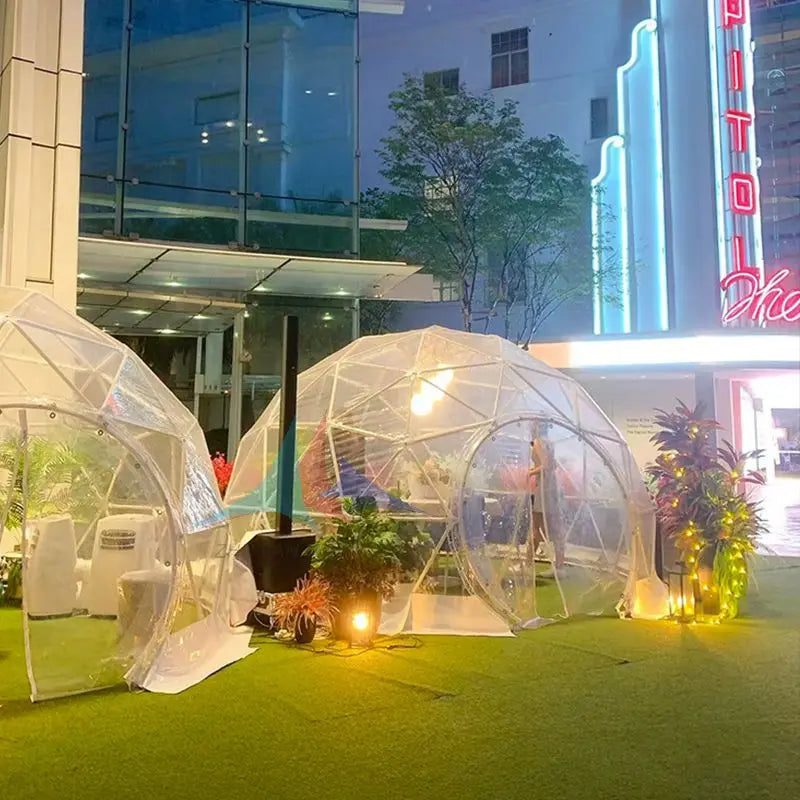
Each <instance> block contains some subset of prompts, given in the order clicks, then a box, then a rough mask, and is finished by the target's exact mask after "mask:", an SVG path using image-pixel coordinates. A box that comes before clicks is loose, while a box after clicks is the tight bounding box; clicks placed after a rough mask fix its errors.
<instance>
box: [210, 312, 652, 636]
mask: <svg viewBox="0 0 800 800" xmlns="http://www.w3.org/2000/svg"><path fill="white" fill-rule="evenodd" d="M279 406H280V397H279V396H277V397H276V398H275V399H274V400H273V401H272V403H271V404H270V405H269V407H268V408H267V409H266V411H265V412H264V414H263V415H262V416H261V418H260V419H259V420H258V422H257V423H256V425H255V427H254V428H253V429H251V430H250V432H249V433H248V434H247V436H246V437H245V438H244V440H243V441H242V444H241V447H240V450H239V454H238V456H237V459H236V465H235V469H234V473H233V476H232V479H231V483H230V487H229V489H228V492H227V495H226V505H227V506H228V508H229V511H230V513H231V516H232V523H233V527H234V530H235V536H238V537H240V538H243V537H244V536H245V535H246V532H247V531H248V530H251V529H253V528H254V527H258V525H259V524H263V522H264V519H265V517H264V515H265V514H266V515H267V517H268V516H269V514H271V513H272V512H274V511H275V497H276V462H277V455H278V451H279V447H280V442H279V430H278V419H279ZM296 437H297V464H296V480H297V483H298V484H299V485H298V486H296V489H295V500H294V505H295V508H294V517H295V520H296V521H297V522H298V523H300V522H301V523H303V524H307V523H309V522H310V523H311V524H312V525H313V526H314V527H315V528H317V529H318V530H322V528H323V527H324V526H325V521H326V520H328V519H330V518H331V517H333V516H337V515H339V514H340V513H341V505H340V501H341V498H343V497H348V496H358V495H369V496H373V497H376V498H377V500H378V503H379V505H380V506H381V507H383V508H384V509H385V510H386V511H387V513H390V514H391V515H392V516H394V517H396V518H398V519H403V520H407V521H409V522H414V523H415V524H417V525H419V526H420V527H425V528H427V529H428V530H429V531H430V532H431V534H432V536H433V538H434V541H436V542H437V547H436V548H435V550H434V553H433V555H432V556H431V559H430V561H429V562H428V564H427V566H426V567H425V569H424V570H423V571H422V572H421V574H420V575H419V576H418V578H417V580H416V581H415V582H414V583H413V584H408V585H406V586H400V587H399V588H398V595H397V598H396V599H395V601H394V603H393V605H392V607H391V608H389V607H387V608H385V610H384V623H383V630H384V632H387V633H388V632H397V631H400V630H413V631H417V632H441V633H448V632H462V633H495V634H497V633H503V632H508V631H509V630H511V629H517V628H521V627H536V626H537V625H538V624H540V623H541V622H542V621H543V620H544V619H556V618H560V617H567V616H570V615H572V614H577V613H591V614H595V613H603V612H609V611H613V610H614V609H617V610H618V611H620V613H631V614H634V615H635V614H636V613H637V607H636V606H637V597H636V587H637V584H638V583H639V582H640V581H644V582H647V581H651V580H652V579H653V575H654V567H653V564H654V541H655V518H654V511H653V507H652V503H651V501H650V497H649V494H648V492H647V490H646V488H645V486H644V483H643V481H642V478H641V475H640V472H639V470H638V468H637V466H636V464H635V462H634V460H633V457H632V455H631V453H630V450H629V449H628V446H627V444H626V443H625V441H624V440H623V439H622V437H621V435H620V434H619V432H618V431H617V430H616V428H615V427H614V425H613V424H612V423H611V422H610V421H609V420H608V418H607V417H606V416H605V414H603V412H602V411H601V410H600V409H599V408H598V406H597V405H596V404H595V403H594V401H593V400H592V399H591V398H590V397H589V395H588V394H587V393H586V391H585V390H584V389H583V388H582V387H581V386H580V385H579V384H578V383H577V382H576V381H574V380H573V379H572V378H570V377H568V376H566V375H564V374H562V373H559V372H558V371H556V370H554V369H552V368H550V367H548V366H547V365H546V364H544V363H542V362H540V361H538V360H536V359H534V358H533V357H531V356H530V355H529V354H528V353H526V352H524V351H522V350H521V349H519V348H518V347H516V346H515V345H513V344H512V343H511V342H508V341H506V340H504V339H501V338H499V337H495V336H485V335H481V334H471V333H462V332H458V331H452V330H448V329H445V328H440V327H432V328H427V329H425V330H420V331H411V332H408V333H399V334H389V335H385V336H379V337H365V338H362V339H359V340H357V341H355V342H353V343H351V344H350V345H348V346H347V347H345V348H343V349H342V350H340V351H339V352H338V353H334V354H333V355H331V356H330V357H328V358H327V359H325V360H324V361H322V362H320V363H319V364H317V365H316V366H314V367H313V368H312V369H309V370H307V371H306V372H304V373H302V374H301V375H300V378H299V385H298V402H297V418H296ZM536 448H539V451H540V452H542V453H546V454H547V456H546V458H547V462H548V463H547V469H546V470H545V472H546V475H544V476H543V477H542V479H541V481H540V482H539V485H538V487H537V489H536V491H538V492H539V494H540V501H539V503H538V504H537V505H536V506H534V504H533V503H532V499H531V498H532V495H534V494H535V493H536V491H534V489H533V487H532V485H531V481H530V477H529V476H530V470H531V467H532V465H533V463H534V460H535V458H536V457H535V456H534V452H535V451H536ZM537 514H541V517H540V519H541V520H542V523H543V524H542V525H541V527H542V528H543V534H544V535H543V536H542V535H537V533H536V532H535V531H534V530H533V528H534V522H535V521H536V519H537V517H536V515H537Z"/></svg>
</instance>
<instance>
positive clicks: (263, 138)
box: [258, 136, 269, 144]
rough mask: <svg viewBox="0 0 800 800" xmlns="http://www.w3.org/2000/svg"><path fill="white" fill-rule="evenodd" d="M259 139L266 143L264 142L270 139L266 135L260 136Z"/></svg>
mask: <svg viewBox="0 0 800 800" xmlns="http://www.w3.org/2000/svg"><path fill="white" fill-rule="evenodd" d="M258 141H259V142H261V144H264V142H268V141H269V139H268V138H267V137H266V136H259V137H258Z"/></svg>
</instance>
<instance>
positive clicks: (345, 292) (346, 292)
mask: <svg viewBox="0 0 800 800" xmlns="http://www.w3.org/2000/svg"><path fill="white" fill-rule="evenodd" d="M334 294H338V295H347V294H350V292H348V291H347V290H346V289H337V290H336V291H335V292H334Z"/></svg>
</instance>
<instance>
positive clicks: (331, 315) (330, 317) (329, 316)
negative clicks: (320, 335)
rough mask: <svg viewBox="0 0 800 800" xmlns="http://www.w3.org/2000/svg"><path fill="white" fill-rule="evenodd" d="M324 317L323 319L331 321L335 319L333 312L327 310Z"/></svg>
mask: <svg viewBox="0 0 800 800" xmlns="http://www.w3.org/2000/svg"><path fill="white" fill-rule="evenodd" d="M322 319H323V320H324V321H325V322H330V321H331V320H332V319H333V314H331V313H330V312H325V313H324V314H323V315H322Z"/></svg>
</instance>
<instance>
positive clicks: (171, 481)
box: [0, 287, 249, 700]
mask: <svg viewBox="0 0 800 800" xmlns="http://www.w3.org/2000/svg"><path fill="white" fill-rule="evenodd" d="M0 433H1V434H4V436H3V437H2V438H3V441H4V443H5V444H8V445H9V446H10V447H11V449H12V451H13V448H14V443H15V442H16V453H15V454H14V455H13V457H11V458H9V459H8V460H7V461H6V463H4V465H3V467H4V468H5V469H3V467H0V473H2V472H5V474H4V475H3V480H2V483H3V484H5V487H4V488H5V490H6V491H7V493H8V494H7V496H6V497H5V498H0V512H2V514H3V517H2V520H1V521H2V523H3V524H2V525H0V531H1V530H3V529H4V527H5V525H6V522H7V520H8V515H9V511H10V509H11V506H12V500H13V501H15V502H16V503H17V504H19V505H21V521H20V522H21V524H20V525H19V527H20V535H21V546H22V563H23V619H24V631H25V650H26V662H27V669H28V676H29V681H30V684H31V698H32V699H33V700H41V699H49V698H53V697H58V696H64V695H70V694H76V693H81V692H85V691H91V690H94V689H99V688H104V687H105V686H107V685H111V684H113V683H116V682H118V681H120V680H125V681H126V682H128V683H129V684H130V685H135V686H139V687H143V688H148V689H151V690H155V691H166V692H175V691H180V690H181V689H183V688H186V687H187V686H189V685H191V684H193V683H195V682H197V681H198V680H200V679H202V678H203V677H205V676H206V675H207V674H210V673H211V672H213V671H215V670H216V669H219V668H220V667H221V666H224V664H225V663H230V661H233V660H236V658H240V657H242V656H243V655H245V654H246V653H247V652H248V649H247V639H249V637H244V636H240V635H237V634H234V633H233V630H232V628H231V626H230V622H231V620H230V616H229V615H230V587H231V580H232V574H233V570H234V566H233V559H232V550H231V548H230V532H229V529H228V527H227V523H226V520H225V515H224V510H223V507H222V503H221V499H220V497H219V492H218V490H217V488H216V482H215V480H214V476H213V471H212V467H211V463H210V458H209V456H208V451H207V449H206V447H205V442H204V439H203V436H202V431H200V428H199V426H198V425H197V422H196V420H195V419H194V418H193V417H192V415H191V414H190V413H189V411H188V409H186V408H185V407H184V406H183V405H182V404H181V403H180V401H178V400H177V398H175V396H174V395H173V394H172V393H171V392H170V391H169V390H168V389H167V388H166V387H165V386H164V385H163V384H162V383H161V382H160V381H159V380H158V378H156V376H155V375H153V374H152V373H151V372H150V370H149V369H148V368H147V367H146V366H145V365H144V364H143V363H142V362H141V361H140V360H139V359H138V357H137V356H135V354H133V353H132V352H131V351H130V350H129V349H128V348H127V347H126V346H125V345H123V344H122V343H121V342H118V341H117V340H115V339H113V338H112V337H110V336H108V335H106V334H104V333H103V332H101V331H99V330H98V329H96V328H94V327H93V326H92V325H90V324H89V323H87V322H84V321H82V320H79V319H77V318H76V317H74V316H72V315H70V314H68V313H67V312H66V311H64V310H63V309H61V308H60V307H59V306H57V305H56V304H55V303H54V302H53V301H52V300H50V299H49V298H46V297H44V296H43V295H39V294H37V293H34V292H29V291H22V290H16V289H11V288H8V287H4V288H2V289H0ZM32 446H37V447H38V448H39V450H40V451H41V449H42V447H49V448H51V449H52V453H51V462H50V464H56V465H57V464H58V461H59V459H62V460H63V459H64V458H66V456H65V453H66V454H72V453H73V451H74V452H76V453H77V452H78V451H79V450H80V449H81V448H84V449H86V448H88V449H86V453H87V454H89V457H88V460H87V459H86V458H84V459H83V460H75V461H74V462H70V463H69V464H68V468H64V469H61V470H60V471H59V470H55V469H51V467H50V465H49V464H45V465H44V467H42V465H41V464H39V465H37V464H36V463H35V453H31V447H32ZM95 461H96V463H95ZM36 469H39V470H40V471H41V469H44V472H43V474H44V475H50V474H58V475H60V478H59V479H58V480H61V481H62V482H63V483H62V484H60V488H58V487H47V486H45V487H44V492H45V494H46V495H47V497H48V501H47V503H45V504H44V505H43V506H42V504H41V503H39V505H40V506H42V507H45V506H46V511H45V512H44V513H45V515H44V516H37V517H34V516H32V513H31V512H32V509H31V508H30V506H31V504H33V505H34V506H35V505H36V502H37V501H36V492H37V491H38V492H39V493H41V491H42V490H43V487H42V486H41V485H39V486H38V487H34V486H32V485H31V471H32V470H36ZM36 480H37V481H38V482H39V484H42V482H43V481H42V477H41V475H37V477H36ZM81 483H82V485H84V486H88V487H91V488H90V490H89V492H88V494H89V500H88V501H87V502H86V503H85V505H86V506H87V507H86V508H84V509H83V512H84V513H83V517H82V518H81V519H80V520H79V519H78V518H77V517H73V515H72V513H71V509H72V505H73V504H74V495H76V494H78V493H79V488H77V487H79V485H80V484H81ZM33 511H34V512H36V509H35V508H34V509H33ZM65 518H66V519H67V522H68V525H67V529H68V530H71V531H72V535H71V536H70V535H69V533H67V534H62V535H61V536H60V538H57V539H53V536H51V537H50V538H49V539H46V533H47V531H48V527H49V526H51V523H52V522H53V521H55V522H56V523H58V522H59V520H62V521H63V520H64V519H65ZM101 522H109V523H112V522H113V523H114V524H113V525H112V526H111V528H112V529H111V530H110V531H107V532H106V533H105V534H101V533H99V528H100V524H101ZM134 523H136V524H138V525H140V526H141V525H144V527H145V529H146V531H147V532H148V536H145V535H144V534H142V536H141V537H140V539H139V541H135V539H134V533H133V532H132V531H131V530H127V529H126V528H125V526H126V525H133V524H134ZM103 536H105V540H106V541H105V543H104V544H103V542H101V543H100V551H103V552H100V551H99V550H98V541H99V540H101V539H102V538H103ZM70 539H71V540H72V541H70ZM145 539H146V542H145V544H147V547H144V544H143V543H142V542H143V541H144V540H145ZM142 548H144V549H142ZM134 550H135V552H134ZM140 550H141V551H142V552H143V553H144V554H145V555H141V554H139V555H137V554H138V553H139V551H140ZM100 555H102V556H103V557H105V559H106V572H105V573H103V571H102V569H100V565H99V564H98V562H99V556H100ZM101 582H102V583H103V584H104V585H105V586H106V588H107V589H109V590H110V591H111V592H112V596H113V593H118V595H119V598H120V600H119V613H116V611H117V609H115V610H114V611H115V613H114V614H112V615H111V616H112V618H105V617H104V616H103V615H102V614H101V615H100V616H98V615H97V614H93V615H89V614H88V613H87V612H86V608H85V606H86V605H87V602H86V596H85V595H86V594H87V593H88V595H89V596H90V597H91V595H92V591H94V592H95V593H97V592H99V588H98V587H99V586H100V584H101ZM123 584H124V585H125V587H127V589H128V590H129V592H128V594H127V595H126V594H125V592H123ZM59 585H60V586H61V588H62V589H63V588H64V587H65V586H66V587H67V597H69V595H70V593H71V595H72V598H73V599H74V602H73V603H69V602H68V603H67V604H68V605H69V606H70V607H63V608H59V609H58V611H59V612H60V613H55V614H50V613H42V612H43V611H50V610H52V609H51V608H50V606H51V605H52V598H49V597H48V595H52V592H51V590H50V588H49V587H50V586H55V587H57V586H59ZM70 586H71V587H72V589H70V588H69V587H70ZM53 591H55V590H53ZM62 594H63V592H62ZM89 604H91V601H89ZM34 606H38V608H35V607H34ZM123 643H124V647H123ZM125 648H127V649H125ZM123 651H124V652H123Z"/></svg>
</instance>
